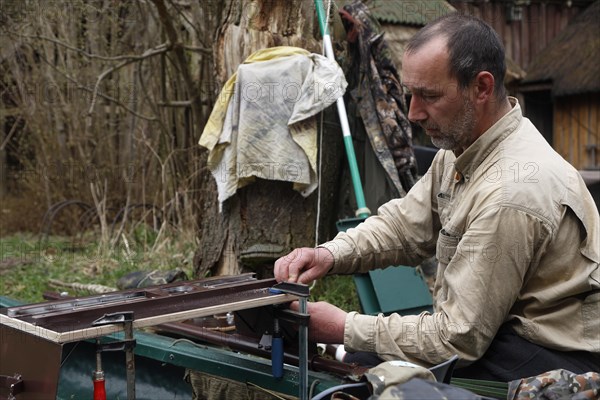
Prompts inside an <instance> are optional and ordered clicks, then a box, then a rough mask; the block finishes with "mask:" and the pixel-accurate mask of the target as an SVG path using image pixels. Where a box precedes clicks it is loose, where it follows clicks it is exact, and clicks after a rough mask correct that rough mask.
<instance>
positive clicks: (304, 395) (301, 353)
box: [298, 297, 308, 400]
mask: <svg viewBox="0 0 600 400" xmlns="http://www.w3.org/2000/svg"><path fill="white" fill-rule="evenodd" d="M307 302H308V300H307V298H306V297H300V298H299V299H298V303H299V309H298V311H299V312H300V314H306V313H307V305H306V303H307ZM298 373H299V375H300V379H299V383H298V385H299V397H300V400H308V324H306V325H305V324H301V325H300V328H299V329H298Z"/></svg>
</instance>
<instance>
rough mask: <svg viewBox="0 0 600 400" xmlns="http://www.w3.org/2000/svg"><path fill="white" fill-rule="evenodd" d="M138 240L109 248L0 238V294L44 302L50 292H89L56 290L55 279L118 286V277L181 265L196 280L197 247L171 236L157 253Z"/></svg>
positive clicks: (66, 241) (58, 240)
mask: <svg viewBox="0 0 600 400" xmlns="http://www.w3.org/2000/svg"><path fill="white" fill-rule="evenodd" d="M134 236H135V235H132V238H131V239H129V240H128V239H126V238H125V237H124V238H123V239H122V240H121V241H120V242H119V243H118V244H117V245H116V246H114V247H112V248H108V249H106V248H102V246H100V245H99V244H98V243H95V242H86V243H82V241H79V242H74V241H73V240H72V239H71V238H66V237H51V238H49V239H48V240H47V241H44V242H40V241H39V239H38V237H37V236H33V235H28V234H17V235H12V236H9V237H4V238H0V294H1V295H3V296H7V297H11V298H13V299H16V300H20V301H22V302H25V303H33V302H39V301H43V300H44V299H43V296H42V295H43V293H44V292H46V291H64V290H66V291H68V292H70V294H73V295H86V294H90V292H86V291H74V290H73V289H69V288H67V289H65V288H60V287H56V286H54V285H52V284H51V280H58V281H61V282H65V283H75V282H76V283H81V284H97V285H104V286H108V287H113V288H116V287H117V281H118V279H119V278H121V277H122V276H124V275H126V274H128V273H130V272H133V271H138V270H148V271H153V270H171V269H174V268H176V267H178V268H181V269H182V270H183V271H184V272H185V273H186V274H187V276H192V268H193V267H192V258H193V255H194V249H193V244H188V245H185V244H182V242H181V241H175V240H171V239H169V238H167V239H163V241H162V243H161V246H160V248H159V249H154V250H153V249H152V248H151V247H149V246H148V245H147V244H145V243H144V242H141V241H140V240H138V239H136V238H135V237H134ZM142 236H143V235H142Z"/></svg>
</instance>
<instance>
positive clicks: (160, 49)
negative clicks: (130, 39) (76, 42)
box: [88, 45, 170, 115]
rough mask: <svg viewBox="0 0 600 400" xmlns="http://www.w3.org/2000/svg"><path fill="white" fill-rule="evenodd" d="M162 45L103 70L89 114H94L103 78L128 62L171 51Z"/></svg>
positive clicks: (95, 88) (95, 87) (94, 92)
mask: <svg viewBox="0 0 600 400" xmlns="http://www.w3.org/2000/svg"><path fill="white" fill-rule="evenodd" d="M161 46H162V45H161ZM161 46H159V47H156V48H154V49H148V50H146V51H145V52H144V53H143V54H142V55H141V56H136V57H134V58H130V59H127V60H124V61H122V62H120V63H119V64H117V65H115V66H113V67H110V68H109V69H107V70H105V71H104V72H102V73H101V74H100V75H99V76H98V80H97V81H96V85H95V86H94V91H93V93H92V103H91V104H90V108H89V110H88V115H92V112H93V110H94V106H95V105H96V100H97V98H98V88H99V87H100V83H101V82H102V80H103V79H104V78H106V77H107V76H108V75H110V74H112V73H113V72H115V71H116V70H118V69H121V68H123V67H124V66H126V65H128V64H131V63H134V62H136V61H140V60H144V59H146V58H149V57H153V56H155V55H157V54H161V53H165V52H167V51H169V49H170V47H161Z"/></svg>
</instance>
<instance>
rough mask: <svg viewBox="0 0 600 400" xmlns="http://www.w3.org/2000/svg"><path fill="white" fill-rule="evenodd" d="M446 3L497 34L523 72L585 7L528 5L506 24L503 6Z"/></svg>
mask: <svg viewBox="0 0 600 400" xmlns="http://www.w3.org/2000/svg"><path fill="white" fill-rule="evenodd" d="M449 3H450V4H451V5H452V6H453V7H454V8H456V9H457V10H458V11H459V12H463V13H466V14H471V15H475V16H477V17H479V18H481V19H483V20H484V21H486V22H487V23H488V24H490V25H491V26H492V27H493V28H494V29H495V30H496V32H498V33H499V34H500V36H501V37H502V39H503V41H504V47H505V48H506V54H507V55H508V56H509V57H510V58H512V59H513V60H514V61H515V62H516V63H517V64H518V65H519V66H521V68H524V69H525V68H527V65H528V64H529V62H530V61H531V60H532V59H533V57H534V56H535V55H536V54H537V53H538V52H539V51H540V50H542V49H543V48H544V47H546V45H547V44H548V42H550V40H552V39H553V38H554V37H555V36H556V35H557V34H558V33H559V32H560V31H561V30H563V29H564V28H565V27H566V26H567V24H568V23H569V21H570V20H571V19H572V18H573V17H575V16H576V15H577V14H579V13H580V12H581V11H583V10H584V9H585V7H586V6H588V5H589V3H585V2H577V1H574V2H572V5H571V6H570V7H569V6H568V5H567V2H566V1H548V0H546V1H535V0H533V1H531V3H530V4H529V5H526V6H523V7H522V9H521V10H522V17H521V19H520V20H518V21H510V22H508V21H507V2H503V1H491V2H490V1H485V2H484V1H473V0H470V1H464V0H463V1H453V0H450V1H449Z"/></svg>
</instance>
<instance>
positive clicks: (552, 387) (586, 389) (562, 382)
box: [507, 369, 600, 400]
mask: <svg viewBox="0 0 600 400" xmlns="http://www.w3.org/2000/svg"><path fill="white" fill-rule="evenodd" d="M567 398H568V399H572V400H587V399H598V398H600V373H598V372H587V373H585V374H580V375H578V374H575V373H573V372H571V371H567V370H564V369H557V370H553V371H549V372H545V373H543V374H541V375H537V376H532V377H529V378H524V379H519V380H515V381H512V382H510V383H509V388H508V396H507V399H508V400H517V399H549V400H553V399H567Z"/></svg>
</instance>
